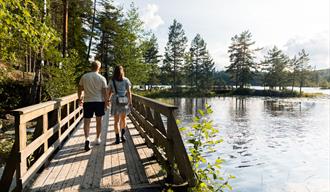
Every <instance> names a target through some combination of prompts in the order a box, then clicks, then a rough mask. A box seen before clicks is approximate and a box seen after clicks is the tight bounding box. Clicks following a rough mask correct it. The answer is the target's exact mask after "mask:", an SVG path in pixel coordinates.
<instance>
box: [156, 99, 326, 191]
mask: <svg viewBox="0 0 330 192" xmlns="http://www.w3.org/2000/svg"><path fill="white" fill-rule="evenodd" d="M162 101H165V102H168V103H171V104H175V105H177V106H179V111H178V112H177V118H179V119H181V120H183V125H182V126H188V125H189V124H190V123H191V117H192V116H194V115H195V114H196V113H197V111H198V109H202V108H204V106H205V104H206V103H208V104H210V105H211V106H212V109H213V111H214V113H213V114H212V116H211V117H210V118H212V119H213V120H214V126H215V127H216V128H218V129H219V130H220V135H219V137H220V136H222V137H223V138H224V140H225V142H224V143H222V144H220V145H219V146H217V148H218V151H217V153H216V154H212V155H210V156H209V157H208V158H211V159H214V158H216V157H217V156H221V157H223V158H224V159H226V163H225V165H224V169H225V170H226V171H227V172H229V173H232V174H234V175H235V176H236V177H237V179H236V180H235V181H233V182H232V185H233V187H234V189H235V191H241V192H268V191H285V192H286V191H304V190H302V189H307V188H306V187H307V186H308V189H309V190H310V191H315V192H318V191H330V187H329V182H328V181H329V171H328V170H329V155H330V154H329V148H330V144H329V140H330V138H329V126H330V123H329V119H330V117H329V116H330V112H329V111H330V107H329V106H330V103H329V99H271V98H261V97H259V98H253V97H227V98H208V99H206V98H203V99H201V98H198V99H196V98H176V99H167V100H162ZM320 183H321V186H322V187H319V185H318V184H320ZM279 186H280V187H279ZM298 189H299V190H298Z"/></svg>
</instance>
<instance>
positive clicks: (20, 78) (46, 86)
mask: <svg viewBox="0 0 330 192" xmlns="http://www.w3.org/2000/svg"><path fill="white" fill-rule="evenodd" d="M0 26H1V28H0V66H1V68H0V99H1V104H0V112H1V117H2V118H3V117H4V116H5V114H6V113H7V112H8V111H10V110H12V109H15V108H18V107H22V106H27V105H31V104H35V103H39V102H41V101H46V100H50V99H54V98H57V97H60V96H64V95H68V94H71V93H74V92H75V91H76V84H77V81H78V80H79V78H80V76H81V75H82V74H84V73H85V72H87V71H89V65H90V64H89V63H90V61H91V60H92V59H97V60H100V61H101V62H102V64H103V69H102V74H103V75H104V76H105V77H106V79H109V78H110V77H111V72H112V68H113V67H114V66H116V65H123V66H124V68H125V71H126V76H127V77H128V78H129V79H130V80H131V81H132V83H133V85H142V86H143V85H150V86H149V87H152V86H153V85H167V86H170V87H171V89H170V90H168V91H169V92H171V91H174V92H178V91H179V92H180V90H182V89H185V90H189V91H192V92H193V93H194V92H195V93H196V92H203V93H208V92H212V90H213V88H214V87H217V86H235V87H240V88H248V87H250V86H251V85H259V86H264V87H269V88H270V89H278V90H283V89H288V87H294V86H298V87H303V86H321V87H329V84H330V83H329V82H330V75H329V70H315V69H314V68H312V67H311V63H309V54H308V52H307V51H305V50H304V49H303V48H302V49H301V51H300V52H299V53H297V54H296V55H295V56H294V57H291V58H290V57H289V56H288V55H286V54H285V52H284V51H283V50H281V49H279V48H278V47H277V46H276V45H274V47H273V48H272V49H270V50H267V54H266V55H264V57H263V58H262V59H260V58H257V57H256V53H258V52H259V51H260V50H262V49H263V48H256V47H255V41H254V40H253V37H252V34H251V32H249V31H248V30H247V31H243V32H241V33H239V34H237V35H235V36H233V37H232V38H231V44H230V45H229V47H228V55H229V58H228V59H229V61H230V65H229V66H227V67H225V70H221V71H219V70H217V69H216V67H215V66H216V64H215V62H214V60H213V59H212V56H211V54H210V53H209V51H208V48H207V42H205V40H204V39H203V37H202V36H201V35H200V34H198V33H196V36H195V37H194V38H193V39H192V40H191V41H190V42H188V38H187V36H186V34H185V31H184V27H183V24H181V23H180V22H179V21H177V20H176V19H174V20H173V22H172V24H171V25H170V26H169V28H168V41H167V44H166V46H165V51H164V53H161V52H160V51H159V45H158V42H157V37H156V36H155V34H153V32H152V31H148V30H145V29H144V27H143V22H142V20H141V18H140V16H139V10H138V8H137V7H136V6H135V5H134V4H133V3H132V4H131V6H130V8H129V9H128V10H124V9H123V7H120V6H116V5H115V4H114V2H113V1H110V0H93V1H92V0H77V1H68V0H52V1H47V0H44V1H41V0H40V1H32V0H10V1H5V0H0ZM9 90H10V91H9Z"/></svg>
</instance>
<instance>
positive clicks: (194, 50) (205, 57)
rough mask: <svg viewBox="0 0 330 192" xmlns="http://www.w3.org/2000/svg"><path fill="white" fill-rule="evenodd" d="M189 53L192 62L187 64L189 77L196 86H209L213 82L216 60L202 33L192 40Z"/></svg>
mask: <svg viewBox="0 0 330 192" xmlns="http://www.w3.org/2000/svg"><path fill="white" fill-rule="evenodd" d="M189 53H190V58H189V59H190V62H186V66H185V69H186V75H187V79H189V80H190V81H192V82H194V86H195V88H204V89H206V88H209V87H210V86H211V85H212V82H213V72H214V62H213V60H212V58H211V56H210V54H209V52H208V51H207V48H206V43H205V41H204V40H203V38H202V37H201V36H200V34H197V35H196V36H195V38H194V39H193V40H192V42H191V48H190V51H189Z"/></svg>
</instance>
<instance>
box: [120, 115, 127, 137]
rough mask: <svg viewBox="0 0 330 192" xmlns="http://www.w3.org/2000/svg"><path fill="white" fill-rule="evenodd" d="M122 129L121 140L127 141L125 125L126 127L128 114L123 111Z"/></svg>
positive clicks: (121, 117)
mask: <svg viewBox="0 0 330 192" xmlns="http://www.w3.org/2000/svg"><path fill="white" fill-rule="evenodd" d="M119 124H120V129H121V141H123V142H124V141H126V137H125V127H126V114H125V113H121V114H120V123H119Z"/></svg>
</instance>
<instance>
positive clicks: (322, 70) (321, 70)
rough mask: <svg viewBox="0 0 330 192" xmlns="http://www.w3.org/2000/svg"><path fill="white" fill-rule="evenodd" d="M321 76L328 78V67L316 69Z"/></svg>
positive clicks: (329, 72) (329, 70)
mask: <svg viewBox="0 0 330 192" xmlns="http://www.w3.org/2000/svg"><path fill="white" fill-rule="evenodd" d="M316 71H317V72H318V74H319V75H320V77H321V78H328V77H330V68H329V69H320V70H316Z"/></svg>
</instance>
